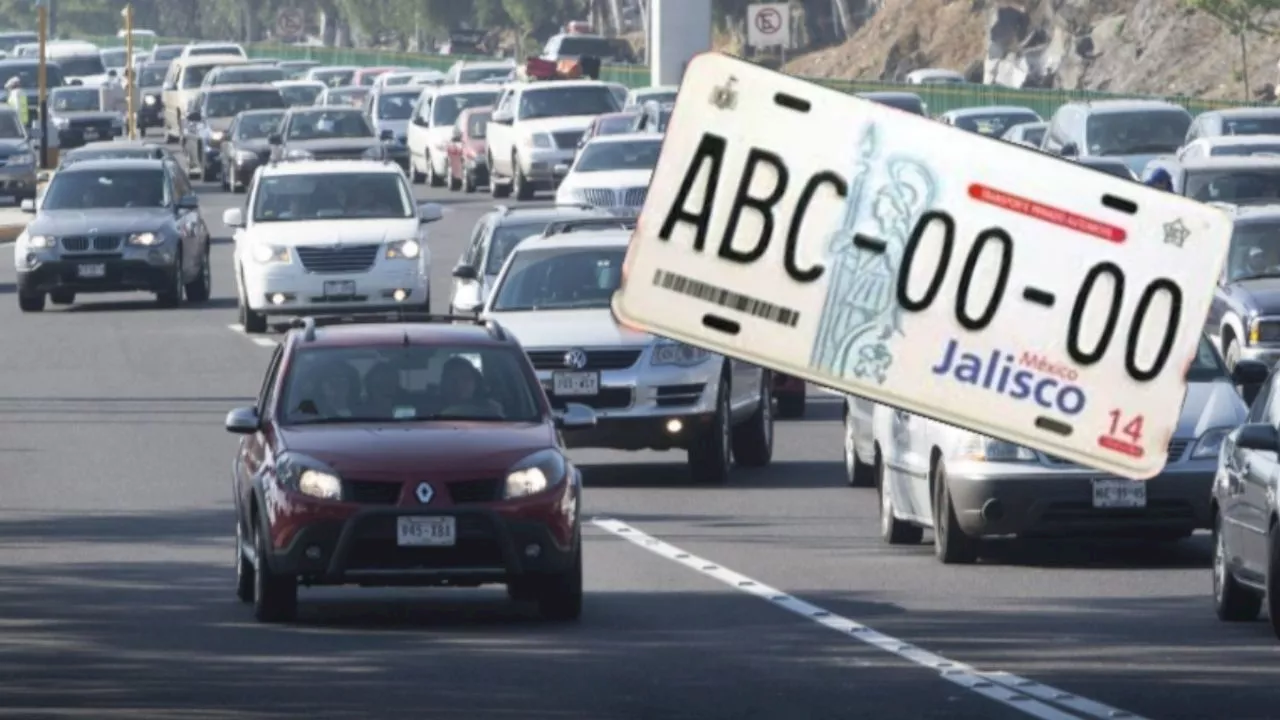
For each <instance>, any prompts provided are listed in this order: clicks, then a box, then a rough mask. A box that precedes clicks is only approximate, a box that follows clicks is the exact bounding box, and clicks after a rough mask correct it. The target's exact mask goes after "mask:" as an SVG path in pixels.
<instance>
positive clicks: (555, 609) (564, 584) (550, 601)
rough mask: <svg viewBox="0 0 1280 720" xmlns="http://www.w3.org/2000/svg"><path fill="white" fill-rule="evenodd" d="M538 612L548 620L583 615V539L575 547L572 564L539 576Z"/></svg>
mask: <svg viewBox="0 0 1280 720" xmlns="http://www.w3.org/2000/svg"><path fill="white" fill-rule="evenodd" d="M533 596H534V599H535V600H536V601H537V603H538V614H539V615H541V616H542V617H543V618H544V619H546V620H553V621H557V622H568V621H571V620H577V619H578V618H579V617H580V616H581V615H582V539H581V538H579V539H578V540H577V541H576V542H575V544H574V549H573V560H572V564H571V565H570V566H569V568H568V569H567V570H565V571H564V572H561V573H557V574H555V575H550V576H547V577H545V578H539V579H538V581H537V585H536V586H535V589H534V590H533Z"/></svg>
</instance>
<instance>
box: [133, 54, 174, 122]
mask: <svg viewBox="0 0 1280 720" xmlns="http://www.w3.org/2000/svg"><path fill="white" fill-rule="evenodd" d="M168 72H169V62H168V61H165V62H149V63H146V64H144V65H143V66H142V67H140V68H138V93H137V94H136V95H134V98H133V108H134V112H135V113H136V114H137V117H138V119H137V123H138V132H140V133H144V132H146V131H147V128H153V127H164V102H163V101H162V97H163V94H164V93H163V87H162V86H163V85H164V76H165V75H166V74H167V73H168Z"/></svg>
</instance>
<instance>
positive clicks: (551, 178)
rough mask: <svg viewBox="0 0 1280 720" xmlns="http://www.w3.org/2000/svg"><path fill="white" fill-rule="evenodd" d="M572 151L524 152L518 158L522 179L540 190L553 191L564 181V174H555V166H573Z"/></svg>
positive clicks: (540, 150)
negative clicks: (522, 174)
mask: <svg viewBox="0 0 1280 720" xmlns="http://www.w3.org/2000/svg"><path fill="white" fill-rule="evenodd" d="M573 153H574V151H573V150H572V149H569V150H543V149H539V150H524V151H523V154H521V156H520V170H521V171H522V172H523V173H524V177H525V179H526V180H528V181H529V182H530V183H532V184H533V185H535V186H537V187H540V188H547V189H555V188H557V187H559V186H560V182H561V181H562V180H564V174H562V173H557V172H556V171H555V170H556V166H557V165H572V164H573Z"/></svg>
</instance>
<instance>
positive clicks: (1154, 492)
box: [947, 460, 1215, 537]
mask: <svg viewBox="0 0 1280 720" xmlns="http://www.w3.org/2000/svg"><path fill="white" fill-rule="evenodd" d="M1214 464H1215V461H1214V460H1191V461H1187V462H1182V463H1174V464H1172V465H1169V466H1167V467H1166V468H1165V470H1164V471H1163V472H1161V473H1160V474H1159V475H1157V476H1155V477H1153V478H1151V479H1149V480H1145V481H1140V482H1144V483H1145V484H1146V488H1147V502H1146V507H1141V508H1097V507H1094V502H1093V480H1094V479H1095V478H1099V479H1101V478H1107V477H1110V476H1108V475H1106V474H1105V473H1102V472H1089V471H1087V470H1080V469H1075V468H1072V469H1069V470H1066V471H1064V472H1062V473H1056V472H1054V473H1044V472H1035V471H1030V472H1026V473H1021V474H1020V473H1018V472H1017V471H1011V472H1009V473H1007V474H1006V473H1001V474H998V475H997V474H986V475H984V474H982V473H981V471H980V470H977V468H978V465H977V464H976V463H975V464H974V468H975V470H977V471H976V472H974V473H973V474H968V473H967V472H966V470H965V467H964V466H963V465H961V466H957V467H948V468H947V487H948V489H949V490H950V491H951V499H952V503H953V505H954V507H955V512H956V519H957V520H958V521H959V523H960V527H961V528H962V529H963V530H964V531H965V533H966V534H968V535H971V536H979V535H1020V536H1051V537H1053V536H1059V537H1060V536H1083V535H1098V536H1112V535H1118V536H1125V535H1142V534H1145V533H1151V532H1165V531H1168V532H1190V531H1193V530H1197V529H1203V528H1210V527H1212V523H1213V518H1212V515H1211V513H1210V510H1209V500H1210V493H1211V491H1212V488H1213V478H1214ZM1126 482H1130V481H1126ZM1131 482H1139V481H1131ZM984 508H985V512H984Z"/></svg>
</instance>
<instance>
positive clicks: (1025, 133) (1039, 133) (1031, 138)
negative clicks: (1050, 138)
mask: <svg viewBox="0 0 1280 720" xmlns="http://www.w3.org/2000/svg"><path fill="white" fill-rule="evenodd" d="M1048 129H1049V128H1048V126H1047V125H1046V126H1040V127H1029V128H1023V130H1022V142H1025V143H1030V144H1032V145H1039V144H1040V143H1041V142H1043V141H1044V134H1045V131H1047V130H1048Z"/></svg>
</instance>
